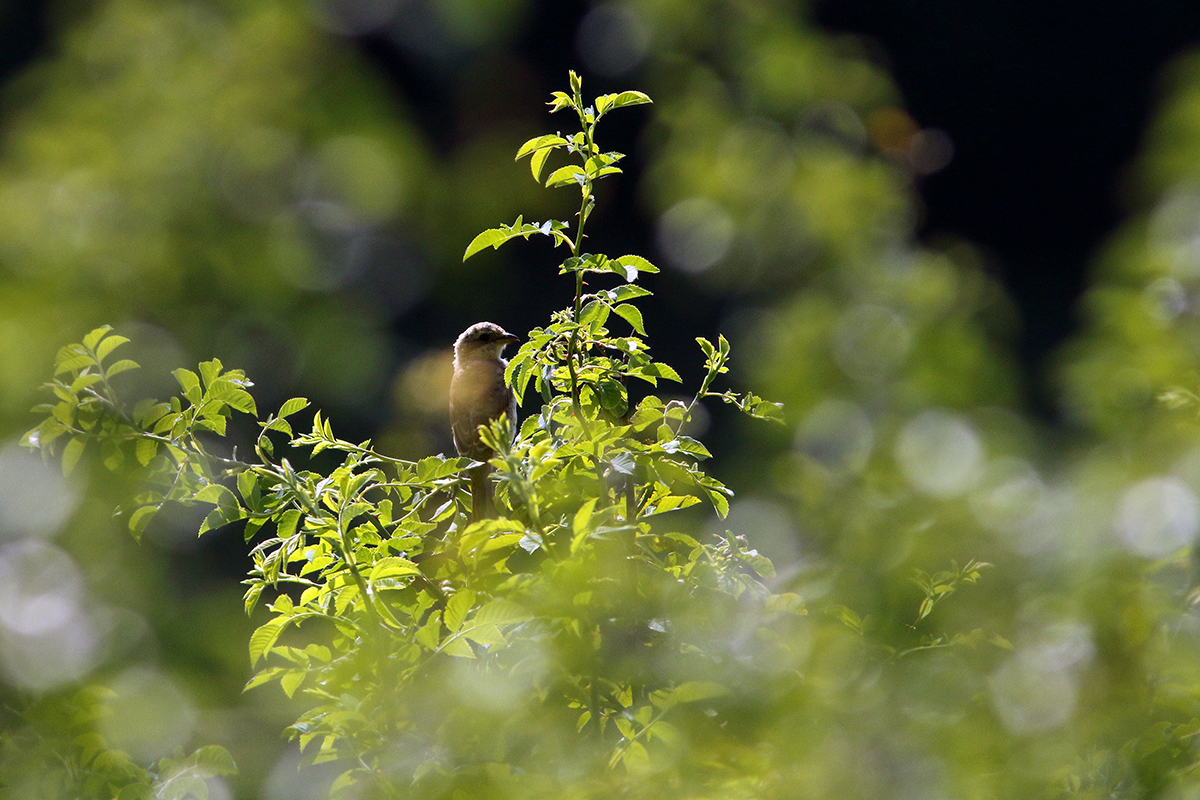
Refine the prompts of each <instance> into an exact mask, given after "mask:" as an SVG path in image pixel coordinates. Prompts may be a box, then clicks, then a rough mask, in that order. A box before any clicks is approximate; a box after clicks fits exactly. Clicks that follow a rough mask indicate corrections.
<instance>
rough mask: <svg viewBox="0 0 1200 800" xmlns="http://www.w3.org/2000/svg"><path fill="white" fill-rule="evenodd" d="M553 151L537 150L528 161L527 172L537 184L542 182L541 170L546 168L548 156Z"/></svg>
mask: <svg viewBox="0 0 1200 800" xmlns="http://www.w3.org/2000/svg"><path fill="white" fill-rule="evenodd" d="M552 152H554V151H553V150H550V149H546V150H538V151H537V152H536V153H534V154H533V156H532V157H531V158H530V159H529V172H530V174H532V175H533V179H534V180H535V181H537V182H538V183H541V182H542V170H543V169H545V167H546V162H547V161H548V160H550V154H551V153H552Z"/></svg>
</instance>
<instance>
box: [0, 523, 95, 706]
mask: <svg viewBox="0 0 1200 800" xmlns="http://www.w3.org/2000/svg"><path fill="white" fill-rule="evenodd" d="M83 594H84V588H83V578H82V576H81V575H80V573H79V569H78V567H77V566H76V565H75V562H74V560H72V558H71V557H70V556H69V555H67V553H66V552H64V551H63V550H61V549H59V548H58V547H55V546H54V545H52V544H48V543H46V542H44V541H42V540H40V539H24V540H21V541H17V542H12V543H10V544H7V545H4V546H3V547H0V663H2V664H3V668H4V673H5V676H6V677H7V679H8V680H9V681H11V682H12V683H15V684H16V685H18V686H22V687H24V688H27V689H33V690H46V689H50V688H52V687H54V686H57V685H60V684H63V683H66V682H69V681H73V680H76V679H78V678H79V677H81V676H82V675H83V674H85V673H86V672H87V671H88V670H89V669H91V668H92V666H93V660H94V655H95V651H96V647H97V644H98V642H97V640H98V638H99V637H98V635H97V634H96V631H95V630H94V626H93V625H92V624H91V621H90V619H89V618H88V617H87V616H86V615H85V614H84V613H83V610H82V608H81V601H82V599H83Z"/></svg>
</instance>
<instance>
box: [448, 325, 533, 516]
mask: <svg viewBox="0 0 1200 800" xmlns="http://www.w3.org/2000/svg"><path fill="white" fill-rule="evenodd" d="M519 341H521V340H520V339H519V338H518V337H516V336H513V335H512V334H511V333H509V332H508V331H506V330H504V328H501V327H500V326H499V325H496V324H495V323H492V322H477V323H475V324H474V325H472V326H471V327H469V328H467V329H466V330H465V331H463V332H462V335H460V336H459V337H458V340H457V341H455V342H454V376H453V377H452V378H451V379H450V432H451V433H452V434H453V435H454V446H455V448H457V449H458V452H459V455H463V456H466V457H468V458H473V459H475V460H476V461H487V460H488V459H489V458H491V457H492V455H493V453H492V449H491V448H490V447H488V446H487V445H486V444H484V443H483V442H482V441H481V440H480V438H479V426H480V425H482V424H485V423H488V422H491V421H492V420H494V419H496V418H498V417H500V416H501V415H502V414H507V415H508V426H509V428H510V429H511V430H512V433H513V436H514V437H515V436H516V432H517V398H516V396H515V395H514V394H513V392H512V389H511V388H509V386H508V385H507V384H506V383H505V382H504V368H505V367H506V366H508V362H507V361H505V360H504V359H503V358H501V357H500V354H501V353H502V352H503V351H504V348H505V346H507V345H510V344H513V343H515V342H519ZM489 469H490V468H489V467H488V466H487V465H486V464H484V465H483V466H480V467H476V468H475V469H474V470H473V471H472V472H471V516H472V517H474V518H475V519H476V520H479V519H483V517H484V515H485V514H486V513H487V508H488V504H489V502H490V500H491V483H490V482H489V481H488V479H487V475H488V470H489Z"/></svg>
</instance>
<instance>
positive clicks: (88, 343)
mask: <svg viewBox="0 0 1200 800" xmlns="http://www.w3.org/2000/svg"><path fill="white" fill-rule="evenodd" d="M111 330H112V325H101V326H100V327H99V328H96V329H94V330H92V331H91V332H90V333H89V334H88V335H87V336H84V337H83V346H84V347H86V348H87V349H88V350H95V349H96V345H98V344H100V340H101V339H103V338H104V337H105V336H106V335H108V332H109V331H111Z"/></svg>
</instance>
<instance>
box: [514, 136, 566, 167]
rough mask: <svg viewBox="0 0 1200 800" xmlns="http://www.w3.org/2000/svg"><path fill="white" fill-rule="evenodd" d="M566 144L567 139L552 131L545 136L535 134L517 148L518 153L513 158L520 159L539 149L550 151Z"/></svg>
mask: <svg viewBox="0 0 1200 800" xmlns="http://www.w3.org/2000/svg"><path fill="white" fill-rule="evenodd" d="M566 146H567V140H566V139H564V138H563V137H561V136H558V135H556V134H552V133H551V134H546V135H544V136H535V137H533V138H532V139H530V140H528V141H526V142H525V143H524V144H523V145H521V146H520V148H518V149H517V155H516V157H515V158H513V161H520V160H521V159H522V158H524V157H525V156H527V155H530V154H532V153H537V152H539V151H545V152H549V151H550V150H554V149H556V148H559V147H566Z"/></svg>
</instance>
